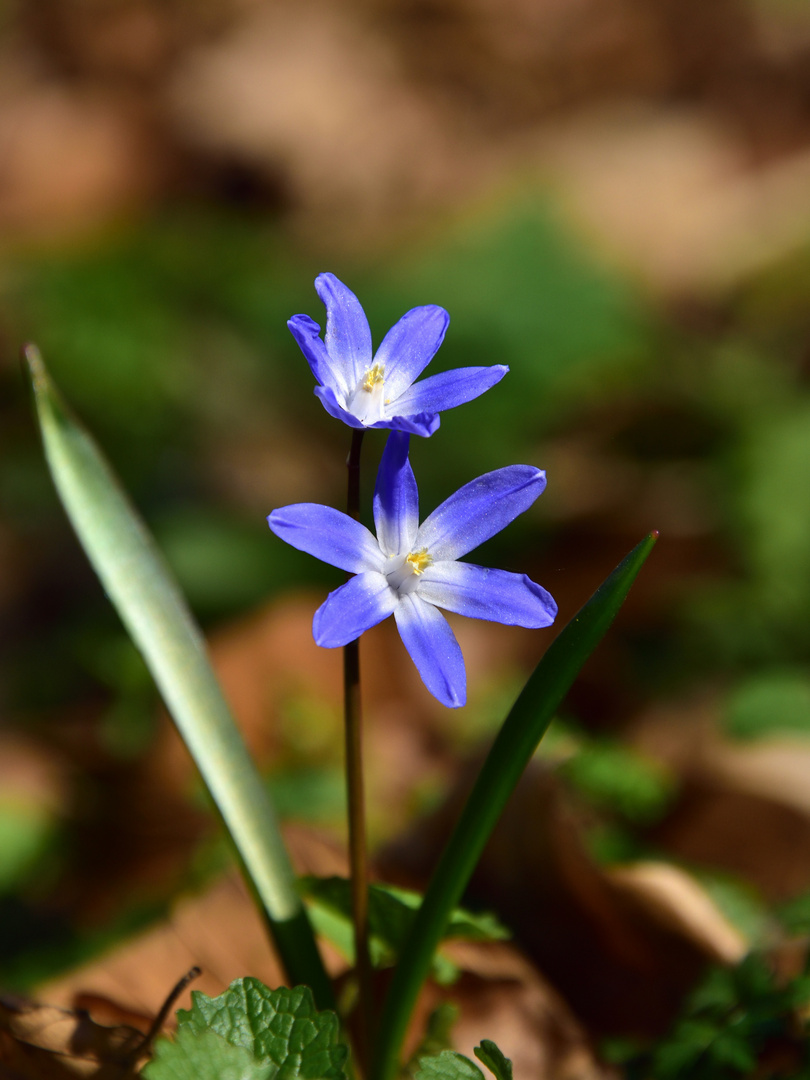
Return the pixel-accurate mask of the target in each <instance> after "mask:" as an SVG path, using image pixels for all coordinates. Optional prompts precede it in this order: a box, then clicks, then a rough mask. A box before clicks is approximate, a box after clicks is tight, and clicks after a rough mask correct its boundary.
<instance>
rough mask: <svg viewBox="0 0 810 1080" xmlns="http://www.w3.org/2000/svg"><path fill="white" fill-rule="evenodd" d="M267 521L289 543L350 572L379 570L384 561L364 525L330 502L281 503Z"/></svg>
mask: <svg viewBox="0 0 810 1080" xmlns="http://www.w3.org/2000/svg"><path fill="white" fill-rule="evenodd" d="M267 524H268V525H269V526H270V528H271V529H272V530H273V532H274V533H275V534H276V536H279V537H281V539H282V540H285V541H286V542H287V543H288V544H290V545H291V546H292V547H294V548H298V550H299V551H306V552H307V553H308V554H309V555H314V556H315V558H316V559H321V560H322V561H323V562H326V563H329V564H330V565H331V566H337V567H339V568H340V569H341V570H348V571H349V573H350V574H359V573H361V572H362V571H364V570H376V571H377V572H380V571H381V570H382V568H383V566H384V565H385V556H384V555H383V553H382V552H381V551H380V545H379V544H378V543H377V541H376V540H375V539H374V537H373V536H372V535H371V533H370V532H369V530H368V529H367V528H366V527H365V525H361V524H360V522H359V521H355V520H354V518H350V517H349V515H348V514H342V513H341V512H340V510H335V509H334V508H333V507H331V506H321V505H320V504H319V503H294V504H293V505H292V506H282V507H280V508H279V509H278V510H274V511H273V513H272V514H270V516H269V517H268V519H267Z"/></svg>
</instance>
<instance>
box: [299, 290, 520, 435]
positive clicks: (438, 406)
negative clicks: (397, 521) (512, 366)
mask: <svg viewBox="0 0 810 1080" xmlns="http://www.w3.org/2000/svg"><path fill="white" fill-rule="evenodd" d="M315 289H316V291H317V293H318V296H320V298H321V300H322V301H323V302H324V304H325V305H326V336H325V340H322V339H321V337H320V329H321V328H320V326H319V325H318V324H317V323H316V322H315V321H314V319H310V317H309V315H293V317H292V318H291V319H290V320H289V321H288V323H287V326H289V328H290V330H291V331H292V335H293V337H294V338H295V340H296V341H297V342H298V344H299V346H300V348H301V352H303V354H304V356H305V357H306V358H307V361H308V362H309V366H310V368H311V369H312V374H313V375H314V376H315V378H316V379H317V381H318V386H316V387H315V393H316V395H317V396H318V397H319V398H320V399H321V403H322V404H323V407H324V408H325V409H326V411H327V412H328V413H329V414H330V416H334V417H336V418H337V419H338V420H342V421H343V422H344V423H345V424H348V425H349V426H350V427H354V428H366V427H374V428H395V429H396V430H397V431H410V432H413V434H415V435H432V434H433V432H434V431H435V430H436V428H437V427H438V426H439V415H438V414H439V413H440V412H441V411H442V410H443V409H452V408H454V407H455V406H456V405H463V404H464V402H465V401H472V399H473V398H477V397H478V396H479V394H483V393H484V391H485V390H489V388H490V387H491V386H494V385H495V383H497V382H500V380H501V379H502V378H503V377H504V375H505V374H506V372H507V371H508V370H509V368H508V367H506V366H505V365H504V364H494V365H493V366H492V367H469V368H457V369H456V370H455V371H443V372H442V373H441V374H439V375H431V376H430V378H428V379H423V380H422V382H420V383H417V384H416V385H414V383H415V380H416V379H417V378H418V377H419V376H420V375H421V374H422V372H423V371H424V369H425V368H426V367H427V365H428V364H429V363H430V361H431V360H432V359H433V357H434V356H435V355H436V351H437V350H438V348H439V346H440V345H441V343H442V341H444V335H445V333H446V332H447V324H448V323H449V321H450V316H449V315H448V314H447V312H446V311H445V310H444V308H440V307H437V306H436V305H435V304H428V305H426V306H425V307H417V308H412V309H411V311H409V312H407V313H406V314H405V315H403V316H402V318H401V319H400V320H399V322H398V323H396V324H395V325H394V326H392V327H391V329H390V330H389V331H388V333H387V334H386V335H385V337H384V338H383V342H382V345H380V347H379V349H378V350H377V354H376V356H372V352H371V331H370V330H369V327H368V319H366V315H365V312H364V311H363V309H362V307H361V306H360V301H359V300H358V299H357V297H356V296H355V295H354V293H353V292H351V290H349V289H347V288H346V286H345V285H344V284H343V282H342V281H338V279H337V278H336V277H335V275H334V274H319V275H318V277H317V278H316V279H315Z"/></svg>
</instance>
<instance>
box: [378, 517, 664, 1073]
mask: <svg viewBox="0 0 810 1080" xmlns="http://www.w3.org/2000/svg"><path fill="white" fill-rule="evenodd" d="M657 537H658V534H657V533H651V534H650V535H649V536H648V537H647V538H646V539H645V540H642V542H641V543H640V544H638V545H637V546H636V547H635V548H634V549H633V550H632V551H631V552H630V554H629V555H627V557H626V558H625V559H624V560H623V561H622V562H621V563H620V564H619V565H618V566H617V567H616V569H615V570H614V571H613V573H612V574H611V575H610V576H609V577H608V578H607V579H606V580H605V581H604V582H603V583H602V585H601V586H600V587H599V588H598V589H597V591H596V592H595V593H594V594H593V596H592V597H591V598H590V600H589V601H588V602H587V604H585V606H584V607H583V608H582V609H581V610H580V611H579V612H578V613H577V614H576V615H575V616H574V618H573V619H572V620H571V621H570V622H569V623H568V625H567V626H566V627H565V628H564V629H563V630H562V631H561V633H560V634H559V635H558V636H557V637H556V638H555V640H554V641H553V642H552V643H551V645H550V646H549V648H548V650H547V651H546V654H545V656H544V657H543V658H542V660H541V661H540V663H539V664H538V665H537V667H536V668H535V669H534V671H533V672H532V675H531V676H530V678H529V681H528V682H527V683H526V686H525V687H524V688H523V691H522V692H521V694H520V696H519V697H518V699H517V701H516V702H515V704H514V705H513V707H512V709H511V711H510V713H509V715H508V716H507V718H506V720H505V721H504V723H503V726H502V727H501V730H500V731H499V733H498V735H497V737H496V739H495V742H494V743H493V745H492V748H491V750H490V752H489V754H488V755H487V758H486V761H485V762H484V764H483V766H482V768H481V771H480V773H479V774H478V778H477V780H476V782H475V785H474V787H473V790H472V792H471V793H470V796H469V798H468V799H467V803H466V805H465V807H464V810H463V811H462V814H461V817H460V819H459V821H458V824H457V825H456V828H455V829H454V831H453V834H452V836H451V837H450V840H449V842H448V844H447V847H446V848H445V850H444V852H443V853H442V856H441V859H440V860H439V864H438V866H437V867H436V869H435V870H434V872H433V877H432V878H431V882H430V886H429V887H428V890H427V892H426V893H425V898H424V900H423V902H422V905H421V907H420V909H419V912H418V914H417V917H416V919H415V920H414V922H413V925H412V927H411V930H410V933H409V934H408V938H407V940H406V941H405V944H404V946H403V948H402V950H401V958H400V961H399V963H398V964H397V967H396V969H395V971H394V977H393V979H392V981H391V986H390V988H389V991H388V997H387V998H386V1001H385V1005H384V1008H383V1014H382V1018H381V1021H380V1025H379V1028H378V1035H377V1044H376V1047H375V1055H376V1056H375V1060H374V1067H373V1070H372V1077H373V1080H392V1078H393V1076H394V1075H395V1073H396V1071H397V1067H398V1058H399V1051H400V1047H401V1045H402V1040H403V1038H404V1037H405V1031H406V1029H407V1026H408V1020H409V1018H410V1015H411V1012H412V1010H413V1006H414V1003H415V1001H416V997H417V995H418V993H419V990H420V988H421V986H422V983H423V982H424V981H425V978H426V976H427V974H428V972H429V971H430V964H431V961H432V959H433V954H434V953H435V951H436V946H437V945H438V943H439V941H440V940H441V937H442V934H443V933H444V931H445V927H446V926H447V922H448V920H449V917H450V912H451V911H452V910H453V908H455V907H456V906H457V905H458V902H459V900H460V899H461V896H462V894H463V892H464V889H465V888H466V886H467V883H468V881H469V880H470V877H471V875H472V872H473V870H474V869H475V866H476V864H477V862H478V860H479V858H480V856H481V852H482V851H483V849H484V847H485V845H486V842H487V840H488V839H489V837H490V835H491V833H492V830H493V829H494V827H495V824H496V822H497V820H498V818H499V817H500V815H501V812H502V810H503V808H504V806H505V805H506V803H507V801H508V800H509V797H510V795H511V794H512V792H513V790H514V788H515V786H516V785H517V783H518V780H519V779H520V777H521V775H522V773H523V770H524V769H525V767H526V765H527V764H528V762H529V760H530V759H531V757H532V755H533V754H534V752H535V750H536V749H537V744H538V743H539V742H540V740H541V738H542V737H543V735H544V733H545V731H546V728H547V727H548V725H549V723H550V722H551V720H552V718H553V716H554V713H555V712H556V711H557V709H558V708H559V706H560V704H561V703H562V701H563V699H564V697H565V695H566V694H567V693H568V690H569V689H570V687H571V685H572V683H573V682H574V679H575V678H576V676H577V674H578V672H579V670H580V668H581V667H582V665H583V664H584V663H585V661H586V660H587V659H588V657H589V656H590V654H591V653H592V652H593V650H594V649H595V648H596V646H597V645H598V643H599V641H600V640H601V639H602V637H603V636H604V634H605V632H606V631H607V629H608V627H609V626H610V624H611V623H612V622H613V620H614V618H615V617H616V615H617V613H618V611H619V608H620V607H621V606H622V604H623V603H624V599H625V597H626V596H627V593H628V591H629V589H630V586H631V585H632V584H633V582H634V581H635V579H636V577H637V575H638V573H639V571H640V570H641V567H642V566H643V565H644V562H645V560H646V558H647V556H648V555H649V553H650V552H651V551H652V548H653V545H654V544H655V541H656V539H657Z"/></svg>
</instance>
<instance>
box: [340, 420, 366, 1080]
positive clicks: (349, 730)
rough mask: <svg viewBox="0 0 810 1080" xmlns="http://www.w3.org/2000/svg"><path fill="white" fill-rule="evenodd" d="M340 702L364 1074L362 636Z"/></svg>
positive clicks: (350, 653)
mask: <svg viewBox="0 0 810 1080" xmlns="http://www.w3.org/2000/svg"><path fill="white" fill-rule="evenodd" d="M362 446H363V430H362V428H355V429H354V431H353V432H352V445H351V450H350V451H349V457H348V460H347V462H346V465H347V468H348V481H349V483H348V497H347V500H346V509H347V511H348V513H349V515H350V516H351V517H353V518H354V519H355V521H359V520H360V451H361V449H362ZM343 704H344V714H345V722H346V790H347V793H348V803H349V807H348V810H349V864H350V869H351V886H352V922H353V924H354V953H355V958H356V961H355V963H356V968H355V970H356V973H357V983H358V991H359V1001H358V1007H357V1041H356V1049H357V1059H358V1060H357V1066H358V1072H359V1073H360V1075H361V1076H365V1075H367V1072H368V1060H369V1047H370V1041H371V1025H372V993H373V989H372V985H371V984H372V978H371V975H372V972H371V957H370V955H369V949H368V854H367V850H366V798H365V786H364V783H363V745H362V728H363V713H362V708H361V702H360V640H359V639H357V640H355V641H350V642H349V644H348V645H346V646H345V647H344V649H343Z"/></svg>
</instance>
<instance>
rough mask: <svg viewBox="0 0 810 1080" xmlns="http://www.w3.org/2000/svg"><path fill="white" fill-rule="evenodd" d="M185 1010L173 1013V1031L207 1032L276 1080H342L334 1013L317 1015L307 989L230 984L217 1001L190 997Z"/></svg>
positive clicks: (250, 982) (340, 1047)
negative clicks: (264, 1065)
mask: <svg viewBox="0 0 810 1080" xmlns="http://www.w3.org/2000/svg"><path fill="white" fill-rule="evenodd" d="M191 999H192V1006H191V1009H190V1010H182V1009H181V1010H179V1011H178V1013H177V1019H178V1025H179V1027H178V1030H179V1031H189V1032H193V1033H194V1034H196V1035H200V1034H203V1033H205V1032H206V1031H213V1032H215V1033H216V1034H217V1035H218V1036H220V1037H221V1038H223V1039H225V1040H226V1041H227V1042H228V1043H230V1044H232V1045H233V1046H238V1047H242V1048H243V1049H245V1050H247V1051H249V1052H250V1054H251V1055H252V1056H253V1057H254V1058H255V1059H256V1060H257V1061H261V1062H270V1063H271V1064H272V1066H273V1069H272V1071H271V1073H270V1074H269V1075H270V1076H273V1077H278V1078H279V1080H288V1078H290V1080H291V1078H294V1077H301V1078H302V1080H345V1076H346V1073H345V1070H344V1067H343V1066H344V1064H345V1061H346V1057H347V1054H348V1050H347V1048H346V1046H344V1045H343V1044H342V1043H341V1042H340V1025H339V1023H338V1018H337V1016H336V1015H335V1013H333V1012H330V1011H323V1012H318V1010H317V1009H316V1006H315V1000H314V998H313V996H312V991H311V990H310V989H309V987H308V986H297V987H295V989H293V990H290V989H288V988H287V987H286V986H282V987H279V988H278V989H277V990H270V989H269V988H268V987H266V986H265V985H264V983H262V982H260V981H259V980H258V979H253V978H245V979H235V980H234V981H233V982H232V983H231V985H230V986H229V987H228V989H227V990H226V991H225V992H224V993H223V994H220V995H219V997H215V998H210V997H207V996H206V995H205V994H202V993H200V992H199V991H195V992H194V993H193V994H192V995H191Z"/></svg>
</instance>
